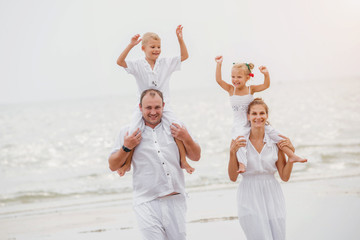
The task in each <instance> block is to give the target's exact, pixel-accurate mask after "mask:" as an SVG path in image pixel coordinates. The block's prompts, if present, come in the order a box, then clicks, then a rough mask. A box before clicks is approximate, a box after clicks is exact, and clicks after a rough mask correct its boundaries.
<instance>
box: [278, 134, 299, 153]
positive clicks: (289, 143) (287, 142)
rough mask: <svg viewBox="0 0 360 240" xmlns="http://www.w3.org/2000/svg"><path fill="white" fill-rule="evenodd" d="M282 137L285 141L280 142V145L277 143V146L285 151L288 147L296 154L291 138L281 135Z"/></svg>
mask: <svg viewBox="0 0 360 240" xmlns="http://www.w3.org/2000/svg"><path fill="white" fill-rule="evenodd" d="M279 136H280V137H282V138H283V140H280V141H279V142H278V143H277V146H278V147H279V148H280V149H281V150H283V148H284V147H288V148H290V149H291V151H293V152H295V148H294V146H293V145H292V143H291V141H290V139H289V138H287V137H285V136H283V135H281V134H279Z"/></svg>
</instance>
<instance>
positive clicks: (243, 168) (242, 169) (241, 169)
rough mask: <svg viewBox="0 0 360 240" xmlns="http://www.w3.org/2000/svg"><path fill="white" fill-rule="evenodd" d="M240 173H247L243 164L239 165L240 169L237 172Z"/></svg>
mask: <svg viewBox="0 0 360 240" xmlns="http://www.w3.org/2000/svg"><path fill="white" fill-rule="evenodd" d="M237 172H238V173H244V172H246V169H245V165H244V164H242V163H239V169H238V171H237Z"/></svg>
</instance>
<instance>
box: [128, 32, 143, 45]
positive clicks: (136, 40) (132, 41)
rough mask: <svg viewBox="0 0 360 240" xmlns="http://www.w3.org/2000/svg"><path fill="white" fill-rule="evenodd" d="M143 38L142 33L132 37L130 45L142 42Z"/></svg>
mask: <svg viewBox="0 0 360 240" xmlns="http://www.w3.org/2000/svg"><path fill="white" fill-rule="evenodd" d="M141 40H142V39H141V38H140V34H136V35H134V36H133V37H132V38H131V41H130V45H131V46H132V47H134V46H136V45H138V44H139V42H141Z"/></svg>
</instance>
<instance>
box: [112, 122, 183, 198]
mask: <svg viewBox="0 0 360 240" xmlns="http://www.w3.org/2000/svg"><path fill="white" fill-rule="evenodd" d="M128 128H129V126H126V127H124V128H122V129H121V131H120V134H119V137H118V138H117V140H116V143H115V146H114V149H113V151H112V153H115V152H116V151H118V150H120V149H121V147H122V145H123V144H124V136H125V134H126V132H127V131H128ZM130 134H132V133H130V132H129V135H130ZM141 136H142V139H141V142H140V144H139V145H137V146H136V147H135V150H134V155H133V157H132V170H133V194H134V204H135V205H138V204H141V203H144V202H148V201H151V200H153V199H155V198H158V197H162V196H165V195H168V194H170V193H173V192H177V193H182V194H184V193H185V179H184V173H183V170H182V169H181V167H180V156H179V149H178V147H177V145H176V143H175V141H174V138H173V137H172V136H171V135H170V134H168V133H167V131H165V129H164V127H163V124H162V123H159V124H158V125H157V126H156V127H155V128H154V129H152V128H150V127H148V126H145V129H144V131H143V132H142V133H141Z"/></svg>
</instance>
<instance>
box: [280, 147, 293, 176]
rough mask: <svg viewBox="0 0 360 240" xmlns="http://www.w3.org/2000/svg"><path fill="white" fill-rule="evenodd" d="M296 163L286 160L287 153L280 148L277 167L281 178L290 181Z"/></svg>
mask: <svg viewBox="0 0 360 240" xmlns="http://www.w3.org/2000/svg"><path fill="white" fill-rule="evenodd" d="M293 165H294V163H292V162H289V161H286V158H285V154H284V152H283V151H281V150H280V149H279V152H278V160H277V162H276V167H277V169H278V172H279V175H280V178H281V180H283V181H284V182H287V181H289V179H290V175H291V172H292V168H293Z"/></svg>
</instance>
